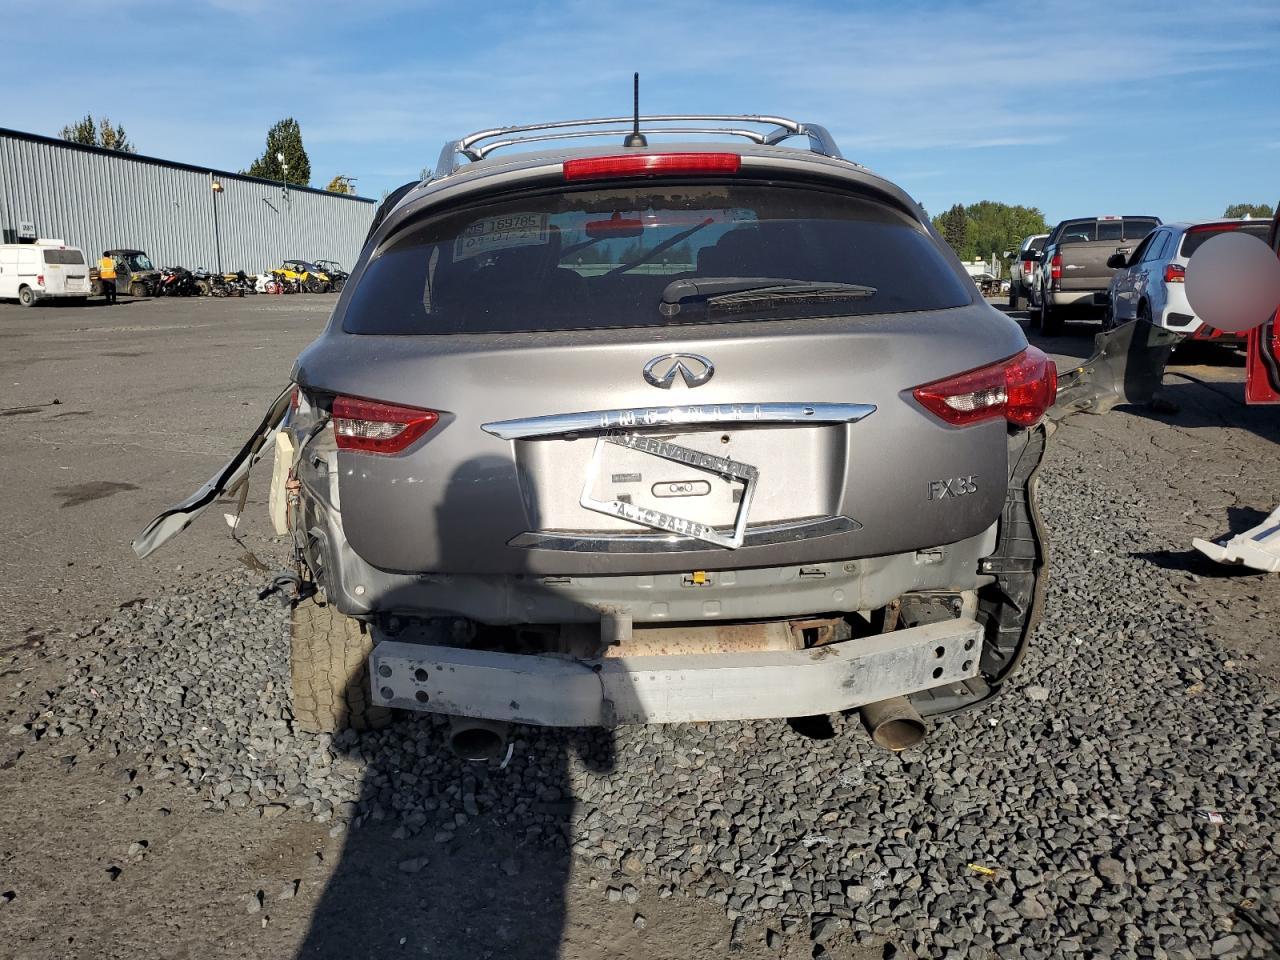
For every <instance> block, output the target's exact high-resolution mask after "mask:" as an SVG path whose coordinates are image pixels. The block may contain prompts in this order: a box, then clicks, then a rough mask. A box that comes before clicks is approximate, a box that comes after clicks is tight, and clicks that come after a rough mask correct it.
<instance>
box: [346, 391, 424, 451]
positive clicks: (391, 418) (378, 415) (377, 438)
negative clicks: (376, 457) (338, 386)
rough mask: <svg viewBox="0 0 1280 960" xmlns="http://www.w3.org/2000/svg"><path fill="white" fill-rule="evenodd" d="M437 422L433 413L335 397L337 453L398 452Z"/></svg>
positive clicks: (419, 409) (353, 398) (354, 398)
mask: <svg viewBox="0 0 1280 960" xmlns="http://www.w3.org/2000/svg"><path fill="white" fill-rule="evenodd" d="M439 420H440V414H438V413H436V412H435V411H434V410H423V409H421V408H419V407H401V406H397V405H395V404H391V403H379V402H378V401H376V400H361V399H359V398H358V397H335V398H334V401H333V435H334V439H335V440H336V441H337V444H338V449H339V450H357V451H360V452H361V453H399V452H400V451H401V450H404V449H406V448H407V447H408V446H409V444H411V443H413V442H414V441H415V440H417V439H418V438H419V437H421V436H422V435H423V434H425V433H426V432H427V431H428V430H430V429H431V428H432V427H434V426H435V425H436V424H437V423H438V422H439Z"/></svg>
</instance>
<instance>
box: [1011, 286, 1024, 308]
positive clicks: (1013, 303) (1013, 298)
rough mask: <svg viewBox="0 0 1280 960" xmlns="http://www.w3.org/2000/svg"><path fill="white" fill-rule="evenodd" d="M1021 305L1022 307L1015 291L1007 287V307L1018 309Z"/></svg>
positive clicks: (1020, 299)
mask: <svg viewBox="0 0 1280 960" xmlns="http://www.w3.org/2000/svg"><path fill="white" fill-rule="evenodd" d="M1021 307H1022V298H1021V297H1020V296H1018V294H1017V292H1016V291H1015V290H1013V288H1012V287H1011V288H1010V289H1009V309H1010V310H1018V309H1020V308H1021Z"/></svg>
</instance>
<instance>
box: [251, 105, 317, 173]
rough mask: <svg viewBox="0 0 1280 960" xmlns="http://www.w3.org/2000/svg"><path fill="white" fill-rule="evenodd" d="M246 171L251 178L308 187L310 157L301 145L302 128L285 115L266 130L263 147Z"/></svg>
mask: <svg viewBox="0 0 1280 960" xmlns="http://www.w3.org/2000/svg"><path fill="white" fill-rule="evenodd" d="M281 158H283V159H281ZM248 173H249V176H251V177H263V178H264V179H267V180H283V181H284V182H285V183H292V184H294V185H295V186H299V187H306V186H310V184H311V159H310V158H309V157H308V156H307V151H306V149H305V148H304V147H303V146H302V129H301V128H300V127H299V126H298V121H297V120H294V119H293V117H286V118H285V119H283V120H281V121H280V122H279V123H277V124H276V125H275V126H273V127H272V128H271V129H270V130H268V131H267V149H266V150H265V151H264V152H263V154H262V156H260V157H259V158H258V159H257V160H255V161H253V163H251V164H250V165H249V170H248Z"/></svg>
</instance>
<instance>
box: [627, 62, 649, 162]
mask: <svg viewBox="0 0 1280 960" xmlns="http://www.w3.org/2000/svg"><path fill="white" fill-rule="evenodd" d="M631 82H632V106H633V113H634V116H635V123H634V126H632V128H631V132H630V133H628V134H627V139H625V140H623V141H622V145H623V146H624V147H647V146H648V145H649V141H648V140H646V139H645V136H644V134H643V133H641V132H640V74H639V72H638V71H637V72H636V74H635V75H634V76H633V77H632V78H631Z"/></svg>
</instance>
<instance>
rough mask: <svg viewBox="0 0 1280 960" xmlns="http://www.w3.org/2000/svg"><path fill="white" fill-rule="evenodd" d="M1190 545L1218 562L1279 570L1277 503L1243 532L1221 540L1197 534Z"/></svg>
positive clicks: (1278, 511)
mask: <svg viewBox="0 0 1280 960" xmlns="http://www.w3.org/2000/svg"><path fill="white" fill-rule="evenodd" d="M1191 545H1192V546H1193V547H1195V548H1196V549H1197V550H1199V551H1200V552H1201V553H1203V554H1204V555H1205V556H1206V557H1208V558H1209V559H1210V560H1214V561H1216V562H1218V563H1241V564H1244V565H1245V566H1246V567H1252V568H1253V569H1255V570H1262V571H1264V572H1266V573H1280V507H1276V508H1275V509H1274V510H1272V511H1271V515H1270V516H1268V517H1267V519H1265V520H1263V521H1262V522H1261V523H1260V524H1258V525H1257V526H1256V527H1250V528H1249V529H1248V530H1246V531H1245V532H1244V533H1240V534H1236V535H1235V536H1234V537H1223V538H1222V539H1220V540H1201V539H1200V538H1199V537H1196V538H1194V539H1193V540H1192V541H1191Z"/></svg>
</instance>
